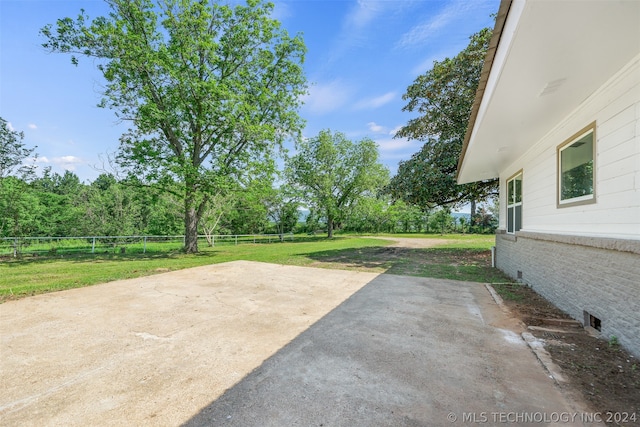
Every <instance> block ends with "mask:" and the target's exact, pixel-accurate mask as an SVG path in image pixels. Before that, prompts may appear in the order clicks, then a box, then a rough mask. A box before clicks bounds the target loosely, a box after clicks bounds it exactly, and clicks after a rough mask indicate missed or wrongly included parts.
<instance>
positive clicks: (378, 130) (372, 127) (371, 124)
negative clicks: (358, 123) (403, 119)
mask: <svg viewBox="0 0 640 427" xmlns="http://www.w3.org/2000/svg"><path fill="white" fill-rule="evenodd" d="M367 126H369V130H370V131H371V132H376V133H382V132H386V129H385V127H384V126H380V125H379V124H376V122H369V123H367Z"/></svg>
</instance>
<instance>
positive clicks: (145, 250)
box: [142, 236, 147, 254]
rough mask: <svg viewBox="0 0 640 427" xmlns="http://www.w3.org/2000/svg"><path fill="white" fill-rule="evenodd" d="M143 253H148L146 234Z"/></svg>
mask: <svg viewBox="0 0 640 427" xmlns="http://www.w3.org/2000/svg"><path fill="white" fill-rule="evenodd" d="M142 253H143V254H146V253H147V236H144V245H143V246H142Z"/></svg>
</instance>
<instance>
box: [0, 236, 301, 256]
mask: <svg viewBox="0 0 640 427" xmlns="http://www.w3.org/2000/svg"><path fill="white" fill-rule="evenodd" d="M207 238H208V239H207ZM286 240H289V241H293V233H286V234H233V235H224V234H217V235H211V236H205V235H199V236H198V245H199V246H201V247H206V246H218V245H239V244H243V243H274V242H283V241H286ZM210 243H211V244H210ZM183 246H184V236H75V237H4V238H1V239H0V256H14V257H15V256H18V255H27V254H32V255H35V256H37V255H57V254H64V253H74V252H75V253H121V254H124V253H131V252H134V253H143V254H144V253H147V252H152V251H162V252H166V251H168V250H174V249H175V250H178V249H180V248H182V247H183Z"/></svg>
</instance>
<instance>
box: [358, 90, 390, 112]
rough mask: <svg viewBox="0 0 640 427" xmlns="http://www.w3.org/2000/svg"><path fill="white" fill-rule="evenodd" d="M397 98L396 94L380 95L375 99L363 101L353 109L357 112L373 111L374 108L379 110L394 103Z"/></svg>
mask: <svg viewBox="0 0 640 427" xmlns="http://www.w3.org/2000/svg"><path fill="white" fill-rule="evenodd" d="M395 97H396V92H387V93H385V94H384V95H380V96H377V97H375V98H367V99H363V100H361V101H359V102H358V103H357V104H356V105H355V106H354V107H353V108H354V109H355V110H371V109H374V108H379V107H382V106H383V105H385V104H388V103H389V102H391V101H393V100H394V99H395Z"/></svg>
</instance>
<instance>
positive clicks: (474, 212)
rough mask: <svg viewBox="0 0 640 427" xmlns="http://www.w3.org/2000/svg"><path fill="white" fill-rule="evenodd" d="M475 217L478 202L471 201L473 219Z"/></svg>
mask: <svg viewBox="0 0 640 427" xmlns="http://www.w3.org/2000/svg"><path fill="white" fill-rule="evenodd" d="M474 216H476V201H475V200H472V201H471V218H473V217H474Z"/></svg>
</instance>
